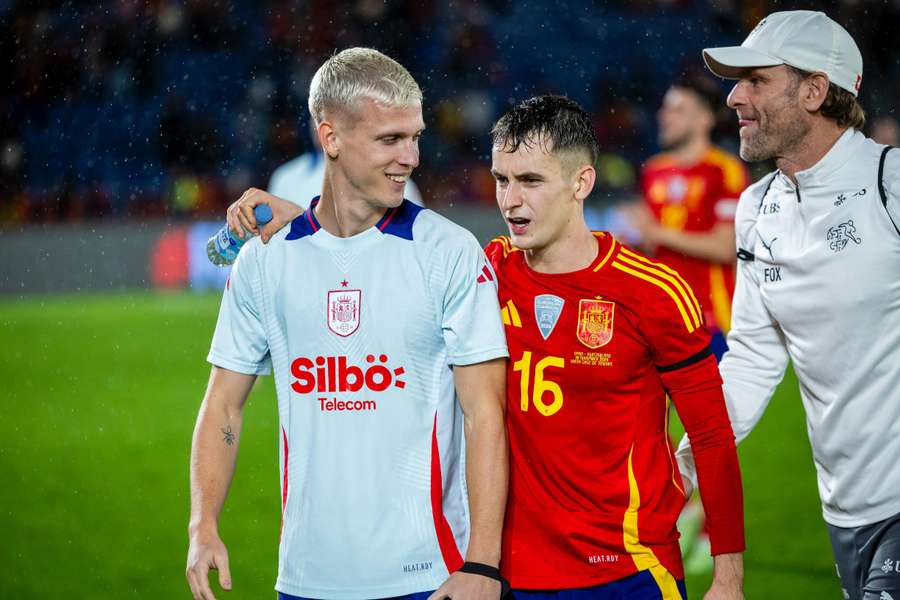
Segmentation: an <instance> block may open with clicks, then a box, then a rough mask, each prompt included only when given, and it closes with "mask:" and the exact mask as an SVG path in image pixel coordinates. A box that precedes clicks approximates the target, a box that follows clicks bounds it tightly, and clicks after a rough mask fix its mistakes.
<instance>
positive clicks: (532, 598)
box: [510, 571, 687, 600]
mask: <svg viewBox="0 0 900 600" xmlns="http://www.w3.org/2000/svg"><path fill="white" fill-rule="evenodd" d="M675 584H676V585H677V586H678V592H679V593H680V594H681V596H680V597H675V598H673V597H672V596H671V594H670V595H669V596H666V595H665V594H664V593H663V591H662V590H661V589H660V588H659V585H658V584H657V583H656V580H655V579H654V578H653V575H651V574H650V571H639V572H637V573H635V574H634V575H630V576H628V577H625V578H624V579H617V580H616V581H610V582H609V583H604V584H602V585H596V586H594V587H589V588H576V589H572V590H513V591H512V594H510V597H511V598H513V599H514V600H687V589H686V588H685V587H684V581H676V582H675Z"/></svg>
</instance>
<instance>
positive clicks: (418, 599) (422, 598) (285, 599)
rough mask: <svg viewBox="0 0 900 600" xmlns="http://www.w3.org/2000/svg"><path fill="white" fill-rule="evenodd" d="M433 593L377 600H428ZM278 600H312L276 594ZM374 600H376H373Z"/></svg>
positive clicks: (417, 593)
mask: <svg viewBox="0 0 900 600" xmlns="http://www.w3.org/2000/svg"><path fill="white" fill-rule="evenodd" d="M433 593H434V592H416V593H415V594H407V595H406V596H396V597H394V598H384V599H377V600H428V596H430V595H432V594H433ZM278 600H313V599H312V598H301V597H300V596H291V595H290V594H282V593H281V592H278ZM373 600H376V599H373Z"/></svg>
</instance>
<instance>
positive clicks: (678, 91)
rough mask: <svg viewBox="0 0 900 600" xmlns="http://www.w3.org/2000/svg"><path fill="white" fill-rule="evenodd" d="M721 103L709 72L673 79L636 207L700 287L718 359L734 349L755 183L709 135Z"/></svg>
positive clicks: (647, 231) (652, 240) (657, 248)
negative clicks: (740, 249)
mask: <svg viewBox="0 0 900 600" xmlns="http://www.w3.org/2000/svg"><path fill="white" fill-rule="evenodd" d="M722 104H723V102H722V93H721V91H720V90H719V87H718V85H717V84H716V83H715V82H714V81H713V80H711V79H710V78H708V77H705V76H703V75H699V74H696V75H689V76H686V77H683V78H682V79H680V80H678V81H676V82H675V83H674V84H672V86H671V87H670V88H669V90H668V91H667V92H666V95H665V97H664V98H663V104H662V107H661V108H660V109H659V113H658V115H657V118H658V121H659V143H660V146H662V147H663V149H664V152H663V153H661V154H658V155H656V156H654V157H653V158H651V159H650V160H648V161H647V163H646V164H645V165H644V169H643V172H642V175H641V191H642V194H643V198H644V206H642V207H639V208H637V210H634V211H632V217H634V224H635V226H636V227H637V229H638V230H639V231H640V233H641V237H642V244H643V246H644V247H645V248H646V249H647V251H648V252H651V253H652V254H654V257H655V258H658V259H659V260H661V261H663V262H665V263H666V264H668V265H669V266H671V267H674V268H675V269H676V270H677V271H678V272H679V273H680V274H681V275H682V276H683V277H684V278H685V280H687V282H688V283H689V284H691V287H692V288H693V289H694V292H695V293H696V294H697V299H698V300H699V301H700V306H701V307H702V309H703V313H704V317H705V318H706V322H707V325H708V326H709V328H710V330H711V331H712V333H713V353H714V354H715V355H716V358H717V359H721V357H722V354H724V352H725V350H726V349H727V346H726V345H725V334H726V333H728V329H729V328H730V323H731V296H732V294H733V293H734V261H735V241H734V213H735V210H736V208H737V201H738V198H739V197H740V195H741V192H743V191H744V188H746V187H747V185H748V183H749V178H748V174H747V169H746V167H745V166H744V163H742V162H741V160H740V159H739V158H738V157H737V156H734V155H732V154H729V153H728V152H725V151H724V150H722V149H721V148H718V147H716V146H714V145H713V144H712V142H711V140H710V135H711V133H712V131H713V128H714V127H715V125H716V111H717V110H718V108H719V107H720V106H722Z"/></svg>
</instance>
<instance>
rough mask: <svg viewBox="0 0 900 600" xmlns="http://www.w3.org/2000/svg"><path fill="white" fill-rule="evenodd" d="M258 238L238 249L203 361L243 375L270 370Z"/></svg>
mask: <svg viewBox="0 0 900 600" xmlns="http://www.w3.org/2000/svg"><path fill="white" fill-rule="evenodd" d="M258 244H259V241H258V240H252V241H251V242H250V243H248V244H246V246H245V247H244V248H242V250H241V252H240V254H239V255H238V258H237V261H236V262H235V263H234V267H233V268H232V270H231V275H230V276H229V278H228V280H227V282H226V284H225V291H224V293H223V294H222V304H221V306H220V308H219V319H218V322H217V323H216V330H215V333H214V334H213V340H212V346H211V348H210V350H209V356H207V360H208V361H209V362H210V363H212V364H214V365H215V366H217V367H222V368H225V369H228V370H230V371H236V372H238V373H244V374H245V375H267V374H268V373H270V372H271V361H270V357H269V346H268V342H267V341H266V334H265V330H264V328H263V324H262V318H261V315H260V302H259V299H258V297H257V296H258V294H259V292H260V281H259V277H260V273H259V268H258V264H257V253H256V250H257V246H258Z"/></svg>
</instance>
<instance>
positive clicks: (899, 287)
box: [679, 11, 900, 600]
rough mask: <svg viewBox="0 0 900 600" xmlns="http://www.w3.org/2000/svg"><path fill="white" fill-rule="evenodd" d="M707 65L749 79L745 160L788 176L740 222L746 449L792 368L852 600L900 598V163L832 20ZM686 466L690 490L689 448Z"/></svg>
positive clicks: (735, 400) (739, 88)
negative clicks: (875, 137)
mask: <svg viewBox="0 0 900 600" xmlns="http://www.w3.org/2000/svg"><path fill="white" fill-rule="evenodd" d="M703 56H704V59H705V61H706V64H707V66H708V67H709V69H710V70H711V71H712V72H713V73H715V74H717V75H719V76H721V77H726V78H730V79H737V80H738V81H737V84H736V85H735V86H734V89H733V90H732V91H731V94H730V95H729V97H728V106H729V107H731V108H733V109H735V111H736V112H737V116H738V119H739V122H740V128H741V130H740V137H741V152H740V153H741V157H742V158H743V159H744V160H747V161H757V160H768V159H774V160H775V164H776V166H777V167H778V169H777V171H775V172H774V173H772V174H770V175H768V176H766V177H764V178H763V179H761V180H760V181H759V182H758V183H756V184H755V185H753V186H751V187H750V188H748V189H747V190H746V191H745V192H744V193H743V194H742V195H741V199H740V202H739V206H738V211H737V216H736V234H737V250H738V259H739V260H738V273H737V284H736V291H735V295H734V308H733V314H732V329H731V332H730V334H729V336H728V345H729V347H730V349H731V350H730V351H729V352H728V353H727V354H726V355H725V358H724V359H723V361H722V363H721V365H720V368H721V372H722V376H723V379H724V381H725V395H726V399H727V401H728V408H729V413H730V416H731V420H732V426H733V427H734V432H735V436H736V438H737V440H738V441H740V440H741V439H743V438H744V437H746V436H747V434H748V433H749V432H750V430H751V429H752V428H753V426H754V425H756V423H757V422H758V421H759V419H760V418H761V416H762V414H763V412H764V411H765V408H766V405H767V403H768V402H769V399H770V398H771V397H772V392H773V391H774V389H775V387H776V385H778V383H779V382H780V381H781V379H782V376H783V375H784V371H785V369H786V368H787V364H788V361H791V362H793V365H794V371H795V372H796V374H797V377H798V379H799V380H800V392H801V397H802V399H803V405H804V408H805V410H806V419H807V429H808V432H809V438H810V442H811V445H812V450H813V459H814V461H815V465H816V471H817V474H818V484H819V495H820V497H821V499H822V511H823V514H824V518H825V521H826V523H827V525H828V531H829V534H830V537H831V542H832V546H833V549H834V554H835V558H836V562H837V568H838V573H839V576H840V580H841V586H842V588H843V590H844V597H845V598H851V599H860V600H876V599H878V600H888V599H891V598H897V599H900V463H898V459H900V151H897V152H889V150H890V147H888V146H881V145H879V144H876V143H875V142H873V141H872V140H870V139H867V138H866V137H865V136H864V135H863V134H862V133H860V131H859V130H860V129H861V128H862V126H863V123H864V121H865V114H864V113H863V110H862V109H861V108H860V106H859V104H858V102H857V94H858V92H859V89H860V84H861V82H862V56H861V55H860V52H859V49H858V48H857V46H856V43H855V42H854V41H853V38H852V37H851V36H850V34H848V33H847V31H846V30H844V28H842V27H841V26H840V25H838V24H837V23H835V22H834V21H832V20H831V19H830V18H828V16H826V15H825V14H823V13H821V12H811V11H791V12H778V13H773V14H771V15H769V16H768V17H766V18H765V19H763V20H762V21H760V23H759V25H757V27H756V29H754V30H753V32H752V33H751V34H750V35H749V36H748V37H747V39H746V40H745V41H744V43H743V44H742V45H741V46H739V47H731V48H710V49H707V50H704V52H703ZM679 462H680V463H681V467H682V472H683V474H684V475H685V476H686V477H687V478H689V479H693V477H692V475H693V465H692V458H691V455H690V449H689V446H688V445H687V444H686V442H682V447H681V449H680V450H679Z"/></svg>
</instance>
